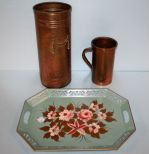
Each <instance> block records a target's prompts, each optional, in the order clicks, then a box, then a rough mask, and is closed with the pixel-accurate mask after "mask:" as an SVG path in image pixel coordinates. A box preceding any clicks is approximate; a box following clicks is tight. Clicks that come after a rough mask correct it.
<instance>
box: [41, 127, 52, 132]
mask: <svg viewBox="0 0 149 154" xmlns="http://www.w3.org/2000/svg"><path fill="white" fill-rule="evenodd" d="M49 128H50V127H49V126H44V127H41V128H40V130H43V131H45V132H47V131H48V130H49Z"/></svg>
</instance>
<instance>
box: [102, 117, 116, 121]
mask: <svg viewBox="0 0 149 154" xmlns="http://www.w3.org/2000/svg"><path fill="white" fill-rule="evenodd" d="M105 120H106V121H107V122H112V121H116V119H114V118H112V117H107V118H106V119H105Z"/></svg>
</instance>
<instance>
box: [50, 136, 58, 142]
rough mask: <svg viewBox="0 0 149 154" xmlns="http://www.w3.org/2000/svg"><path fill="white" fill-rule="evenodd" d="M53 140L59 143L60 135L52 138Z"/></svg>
mask: <svg viewBox="0 0 149 154" xmlns="http://www.w3.org/2000/svg"><path fill="white" fill-rule="evenodd" d="M51 138H52V139H53V140H55V141H59V136H58V135H55V136H51Z"/></svg>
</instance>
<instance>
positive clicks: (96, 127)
mask: <svg viewBox="0 0 149 154" xmlns="http://www.w3.org/2000/svg"><path fill="white" fill-rule="evenodd" d="M88 127H89V131H90V133H92V132H93V133H94V134H96V133H98V132H99V129H100V126H99V125H98V124H96V123H95V122H94V123H92V124H89V125H88Z"/></svg>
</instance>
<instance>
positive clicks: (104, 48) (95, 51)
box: [82, 37, 118, 86]
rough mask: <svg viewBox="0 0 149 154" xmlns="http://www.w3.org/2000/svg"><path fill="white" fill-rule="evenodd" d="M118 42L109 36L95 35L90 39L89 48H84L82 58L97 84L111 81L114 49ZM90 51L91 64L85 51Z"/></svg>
mask: <svg viewBox="0 0 149 154" xmlns="http://www.w3.org/2000/svg"><path fill="white" fill-rule="evenodd" d="M117 45H118V43H117V41H116V40H115V39H113V38H110V37H97V38H95V39H93V40H92V42H91V46H92V47H91V48H90V47H89V48H86V49H84V51H83V53H82V58H83V60H84V61H85V62H86V64H87V65H88V66H89V67H90V68H91V71H92V81H93V82H94V83H95V84H97V85H101V86H104V85H108V84H110V83H111V82H112V76H113V66H114V57H115V49H116V47H117ZM87 52H92V64H91V63H90V62H89V60H88V59H87V58H86V55H85V54H86V53H87Z"/></svg>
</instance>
